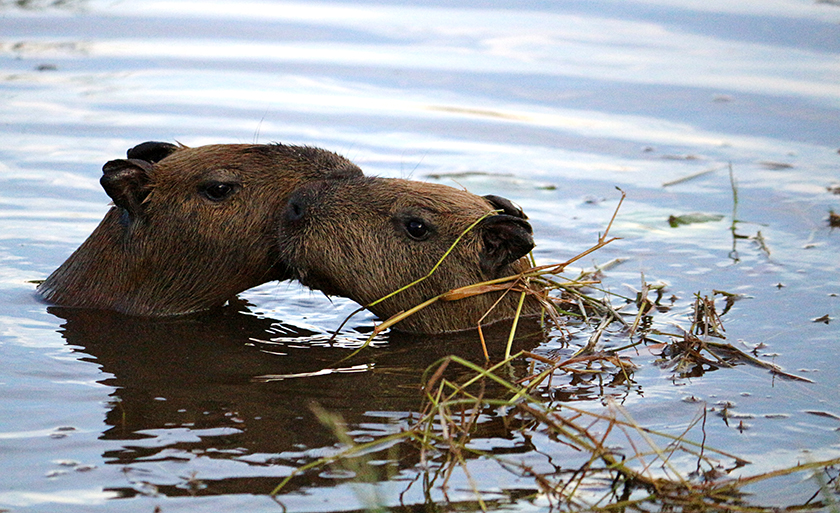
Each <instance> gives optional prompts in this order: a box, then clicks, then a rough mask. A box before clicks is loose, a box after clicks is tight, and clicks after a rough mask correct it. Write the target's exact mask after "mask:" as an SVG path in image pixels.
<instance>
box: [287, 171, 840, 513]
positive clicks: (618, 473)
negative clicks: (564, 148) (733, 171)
mask: <svg viewBox="0 0 840 513" xmlns="http://www.w3.org/2000/svg"><path fill="white" fill-rule="evenodd" d="M732 184H733V191H734V187H735V185H734V180H733V182H732ZM735 198H736V201H737V195H735ZM623 199H624V195H623V193H622V200H623ZM620 204H621V203H620V202H619V206H620ZM617 212H618V208H616V213H617ZM733 217H734V216H733ZM614 220H615V214H613V217H612V219H611V220H610V223H609V225H608V226H607V229H606V230H605V231H604V233H603V234H602V235H600V236H599V238H598V241H597V242H596V244H594V245H593V246H592V247H591V248H590V249H588V250H586V251H584V252H583V253H581V254H580V255H578V256H576V257H574V258H572V259H571V260H569V261H567V262H563V263H560V264H554V265H544V266H538V267H537V266H535V267H532V268H531V269H529V270H527V271H524V272H523V273H521V274H519V275H516V276H512V277H509V278H505V279H501V280H495V281H492V282H486V283H481V284H476V285H473V286H470V287H463V288H460V289H456V290H451V291H448V292H446V293H444V294H441V295H440V296H437V297H435V298H432V299H431V300H429V301H428V302H426V303H424V304H423V305H418V307H417V308H416V309H413V310H412V311H410V312H406V313H403V314H400V315H399V316H395V317H394V318H392V319H388V320H386V321H385V322H383V323H382V324H380V325H379V326H377V327H376V329H374V330H373V334H372V335H371V338H372V337H373V336H375V335H376V334H378V333H380V332H382V331H383V330H384V329H386V328H387V327H389V326H393V325H394V324H395V323H397V322H399V320H400V319H401V318H403V317H404V316H405V315H412V314H414V313H415V312H417V311H419V310H421V309H422V308H423V307H425V306H426V305H427V304H430V303H431V302H435V301H447V300H458V299H460V298H463V297H469V296H470V295H472V294H481V293H487V292H490V291H500V290H505V291H506V293H509V294H519V295H520V297H522V298H524V297H525V295H526V294H535V295H538V299H539V300H540V302H541V303H542V304H543V305H544V306H545V315H544V318H543V319H542V323H543V326H544V328H546V332H549V333H551V334H552V336H555V337H558V338H560V339H565V340H567V341H570V340H571V339H572V337H573V332H574V338H575V340H576V342H577V345H578V348H577V350H575V351H574V352H573V353H571V354H568V353H564V354H562V355H560V356H558V355H555V354H551V353H548V354H545V353H540V352H536V351H527V350H523V351H519V352H517V353H515V354H511V347H512V341H513V340H514V339H515V338H516V330H517V321H518V319H516V320H514V322H513V323H512V327H511V330H510V333H509V337H508V344H507V348H506V351H505V354H504V356H503V357H501V358H500V359H498V358H497V360H498V361H494V359H493V358H492V357H491V356H490V354H489V353H488V350H487V347H486V344H485V339H484V334H483V332H482V330H481V329H480V327H479V330H478V335H479V336H478V337H477V340H476V343H481V344H482V345H483V346H484V355H485V361H484V362H481V363H476V362H472V361H469V360H467V359H465V358H462V357H459V356H454V355H453V356H448V357H446V358H443V359H441V360H439V361H438V362H437V363H435V364H434V365H432V366H431V367H430V368H429V369H427V371H426V374H425V376H424V379H423V382H422V384H421V390H422V394H423V396H424V402H423V406H422V408H421V409H420V410H419V412H417V413H416V414H415V415H414V416H413V422H412V423H411V424H410V425H406V426H405V427H404V428H402V429H400V430H399V431H398V432H396V433H393V434H390V435H386V436H382V437H379V438H377V439H375V440H372V441H367V440H365V441H361V442H359V441H356V440H354V438H353V436H352V435H351V433H348V431H347V428H346V426H345V424H344V422H343V420H342V419H341V418H340V417H339V416H337V415H334V414H331V413H329V412H326V411H324V410H323V409H321V408H320V407H318V406H317V405H313V410H314V411H315V413H316V415H317V416H318V417H319V419H320V420H321V422H322V423H323V424H324V425H325V426H327V427H328V428H329V429H330V430H332V432H333V433H335V435H336V437H337V438H338V439H339V442H340V443H341V448H342V449H341V450H340V451H339V452H338V453H337V454H333V455H330V456H328V457H324V458H322V459H319V460H317V461H313V462H311V463H308V464H306V465H304V466H301V467H299V468H297V469H296V470H295V471H294V472H293V473H292V474H291V475H289V476H288V477H286V478H285V479H284V480H283V481H282V482H281V483H279V484H278V486H277V487H276V489H275V490H274V491H273V492H272V495H273V496H274V497H275V499H276V500H278V502H280V503H281V504H282V500H281V496H280V495H279V494H280V493H281V492H282V491H283V489H284V487H285V486H286V485H287V484H288V483H289V482H290V481H291V480H293V479H295V478H296V477H297V476H298V475H299V474H301V473H303V472H306V471H308V470H311V469H316V468H320V467H323V466H333V467H338V468H341V469H343V470H344V471H346V472H349V475H351V476H354V478H355V479H356V480H357V482H359V483H360V484H361V483H374V482H376V481H379V480H381V479H383V478H389V479H390V480H391V481H393V479H394V475H388V476H380V475H378V474H377V472H378V470H377V469H378V467H376V466H373V465H370V464H369V462H372V461H373V460H374V459H377V460H380V461H381V460H383V459H385V460H388V461H399V460H403V461H412V462H414V464H413V466H412V468H413V469H414V471H415V472H417V473H418V477H416V478H414V479H412V480H411V481H410V482H408V483H407V484H406V488H405V490H404V491H403V492H402V494H400V496H401V497H402V495H404V494H405V493H407V492H408V490H409V489H410V488H412V487H415V486H422V493H423V496H424V497H426V501H427V503H429V504H430V503H436V502H440V501H443V502H445V503H455V502H459V503H462V502H463V501H464V498H463V497H464V490H462V489H461V490H457V497H458V498H457V499H453V498H452V497H450V493H451V492H452V490H451V487H450V482H451V480H452V477H453V476H454V475H456V474H458V475H459V480H458V481H459V482H460V483H463V482H465V481H466V482H467V483H469V484H470V488H471V490H470V491H469V492H470V496H471V497H472V498H473V499H472V500H471V501H469V502H470V504H469V505H463V504H462V505H461V506H458V509H468V510H471V509H475V510H485V511H486V510H487V509H489V508H490V507H497V506H499V505H503V504H505V503H506V502H505V500H506V499H505V497H507V498H508V499H507V500H510V499H511V498H512V495H511V494H515V500H517V501H521V500H529V501H532V502H533V503H534V504H535V505H537V506H540V507H548V508H550V509H551V510H556V511H640V512H646V511H692V512H693V511H700V512H703V511H749V512H764V511H768V512H769V511H779V508H778V506H777V505H767V506H764V505H761V498H760V497H755V496H751V495H750V492H749V491H748V490H747V488H748V487H749V486H750V485H754V484H756V483H759V482H762V481H767V480H771V479H774V478H781V477H783V476H788V475H793V474H799V475H800V476H801V478H802V479H804V480H807V481H808V483H809V484H808V486H810V487H811V488H812V489H813V495H812V496H811V497H810V498H809V499H808V500H807V501H804V502H802V503H800V504H796V505H789V506H788V510H827V511H840V508H838V505H837V503H838V494H840V458H834V459H825V460H822V461H816V460H815V461H807V462H801V463H799V464H796V465H793V466H790V467H789V468H784V469H781V470H774V471H770V472H765V473H758V474H752V475H750V474H749V473H748V472H747V469H748V468H749V465H750V464H751V463H752V462H750V461H747V460H746V459H744V458H741V457H739V456H738V455H737V454H732V453H729V452H725V451H722V450H718V449H715V448H714V443H713V441H711V440H707V431H706V424H707V420H708V418H707V417H708V414H709V413H710V412H714V414H716V415H719V416H723V418H724V421H725V422H727V424H728V423H729V419H728V418H727V415H728V412H727V406H726V405H723V406H719V405H716V406H709V405H707V404H705V403H704V402H702V401H700V400H698V399H695V398H691V397H690V398H686V399H685V402H687V403H697V410H696V414H695V415H694V417H693V418H690V419H684V421H682V422H680V423H678V424H679V428H678V429H676V431H675V432H669V431H667V430H655V429H651V428H649V427H646V426H644V425H642V424H640V423H639V422H637V421H636V420H635V419H634V418H633V416H632V415H631V414H630V413H629V411H628V410H627V409H626V408H625V407H624V406H623V405H622V403H623V401H624V398H623V397H615V396H613V395H610V393H604V389H605V388H606V387H610V388H620V387H621V386H627V387H630V385H631V384H632V382H633V374H634V371H635V369H636V368H637V366H636V364H635V363H634V360H635V359H636V358H637V357H639V356H640V355H644V356H645V357H651V358H652V359H653V361H654V363H655V364H656V365H658V366H660V367H661V368H663V369H666V370H668V371H670V372H671V376H672V379H673V380H674V381H675V382H677V381H679V380H684V379H688V378H691V377H695V376H701V375H703V374H704V373H705V372H707V371H709V370H712V369H717V368H723V367H732V366H735V365H741V364H746V365H753V366H758V367H761V368H764V369H767V370H768V371H769V372H770V373H772V374H773V376H774V377H776V378H780V379H786V380H794V381H804V382H809V381H810V380H808V379H807V378H804V377H801V376H797V375H794V374H791V373H788V372H785V371H783V370H782V369H781V368H779V367H778V366H777V365H775V364H773V363H769V362H766V361H764V360H761V359H759V358H758V357H756V356H755V355H754V354H749V353H748V352H744V351H742V350H741V349H738V348H737V347H735V346H733V345H732V344H729V343H726V342H725V339H726V333H725V329H724V326H723V322H722V317H723V316H724V315H726V313H728V312H729V311H730V309H731V308H732V306H733V304H734V303H735V302H736V301H738V300H740V299H742V298H743V297H742V296H740V295H738V294H733V293H729V292H725V291H719V290H713V291H712V292H711V296H709V295H704V294H701V293H700V292H698V293H696V294H695V295H694V297H693V298H689V301H688V303H687V305H686V306H687V308H686V309H685V312H686V313H688V316H687V317H685V318H684V321H685V322H684V324H679V323H675V322H673V317H672V316H668V317H667V319H666V320H662V319H660V318H659V317H660V316H659V314H668V313H669V312H672V310H673V309H674V305H675V303H676V302H677V301H678V298H675V297H670V298H666V286H665V285H664V284H661V283H659V284H651V283H647V282H646V281H645V278H644V276H643V275H642V276H641V288H640V290H638V291H637V292H636V294H635V297H629V296H622V295H619V294H616V293H613V292H610V291H609V290H606V289H605V288H603V287H601V285H600V283H601V278H602V274H603V273H604V272H606V271H608V269H609V268H610V264H606V265H603V266H600V267H598V268H595V269H592V270H589V271H583V272H581V273H580V274H578V275H577V277H575V278H566V277H563V276H562V275H561V273H563V272H564V271H565V270H566V269H567V267H569V265H570V264H571V263H573V262H576V261H579V260H580V259H581V258H583V257H584V256H586V255H589V254H591V253H593V252H594V251H597V250H598V249H600V248H601V247H603V246H605V245H607V244H609V243H611V242H612V241H614V240H616V239H615V238H610V237H609V232H610V227H611V226H612V223H613V221H614ZM736 222H737V221H735V220H734V219H733V233H734V226H735V223H736ZM535 283H537V284H538V285H539V287H534V286H533V285H534V284H535ZM683 303H685V302H683ZM607 337H608V338H609V340H610V342H609V346H608V347H607V346H606V345H605V344H604V343H603V340H604V339H605V338H607ZM369 340H370V339H369ZM355 354H356V353H354V355H355ZM351 357H352V356H351ZM570 377H571V378H570ZM569 379H572V380H573V381H574V380H576V379H580V380H591V381H596V382H600V383H603V384H604V386H603V387H602V388H601V394H600V401H596V402H592V401H584V402H582V403H574V402H570V401H564V400H563V394H558V392H559V391H560V389H561V386H560V385H558V383H563V382H566V381H568V380H569ZM731 421H732V422H733V423H736V425H735V426H734V427H736V428H737V429H746V427H745V426H744V425H743V420H739V419H737V418H735V417H734V416H733V418H732V419H731ZM739 422H740V423H741V425H737V423H739ZM498 424H500V425H501V426H500V427H499V426H496V427H494V425H498ZM494 430H495V431H494ZM498 430H501V432H502V433H505V435H498V434H497V435H496V436H502V438H507V439H512V440H516V442H517V443H518V444H520V445H522V446H523V447H527V450H524V451H521V452H520V451H516V450H511V451H495V450H487V449H485V448H483V447H485V445H484V444H482V443H481V440H483V439H486V438H487V437H488V436H493V435H492V433H494V432H495V433H498ZM377 454H378V455H379V456H377ZM534 454H538V455H540V454H541V455H543V456H545V459H544V460H542V461H539V460H538V459H535V458H534V457H533V455H534ZM406 455H410V456H406ZM529 455H530V456H529ZM477 462H485V463H486V462H492V463H494V464H495V465H496V468H497V471H498V472H506V473H509V474H511V475H512V476H514V477H515V479H516V481H517V482H518V483H527V484H525V485H520V489H518V490H515V491H508V490H499V489H498V487H497V485H496V483H494V482H483V481H482V480H481V479H480V478H479V477H477V476H476V475H474V473H473V472H472V471H471V468H472V464H473V463H477ZM486 472H487V471H486V470H484V471H483V474H482V475H484V476H486ZM745 476H746V477H745ZM365 490H368V492H370V490H371V488H370V487H368V488H365ZM433 491H434V492H436V494H437V495H436V496H437V498H435V495H434V494H433ZM359 493H360V494H363V492H361V491H360V492H359ZM370 493H373V495H372V496H370V497H363V498H364V499H366V501H367V503H368V504H369V505H370V508H371V509H373V510H381V509H385V508H387V507H390V506H392V505H388V504H384V503H383V502H382V501H381V500H380V499H381V498H379V497H378V496H376V493H375V492H370ZM360 496H361V495H360ZM435 510H437V509H435Z"/></svg>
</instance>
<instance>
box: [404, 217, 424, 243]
mask: <svg viewBox="0 0 840 513" xmlns="http://www.w3.org/2000/svg"><path fill="white" fill-rule="evenodd" d="M405 231H406V232H407V233H408V235H409V237H411V238H412V239H414V240H425V239H427V238H428V237H429V225H428V224H426V222H425V221H423V220H422V219H417V218H412V219H409V220H407V221H406V222H405Z"/></svg>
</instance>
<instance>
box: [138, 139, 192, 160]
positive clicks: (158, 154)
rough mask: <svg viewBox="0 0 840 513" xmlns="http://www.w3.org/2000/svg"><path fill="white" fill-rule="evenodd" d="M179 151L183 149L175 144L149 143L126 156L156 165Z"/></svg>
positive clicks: (139, 146)
mask: <svg viewBox="0 0 840 513" xmlns="http://www.w3.org/2000/svg"><path fill="white" fill-rule="evenodd" d="M179 149H181V148H180V146H176V145H174V144H170V143H165V142H158V141H147V142H144V143H140V144H138V145H137V146H135V147H134V148H131V149H130V150H128V151H127V152H126V156H127V157H128V158H129V159H137V160H145V161H146V162H151V163H155V162H160V161H161V160H163V159H165V158H166V157H168V156H170V155H172V154H173V153H174V152H176V151H178V150H179Z"/></svg>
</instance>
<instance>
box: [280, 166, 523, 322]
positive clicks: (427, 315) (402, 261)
mask: <svg viewBox="0 0 840 513" xmlns="http://www.w3.org/2000/svg"><path fill="white" fill-rule="evenodd" d="M488 198H491V200H495V201H489V200H488V199H486V198H484V197H480V196H476V195H474V194H471V193H469V192H466V191H462V190H459V189H455V188H452V187H447V186H444V185H438V184H431V183H423V182H416V181H409V180H401V179H386V178H367V177H366V178H354V179H350V180H336V181H329V182H327V181H325V182H313V183H310V184H306V185H305V186H303V187H302V188H301V189H299V190H298V191H296V192H295V194H293V196H292V198H291V199H290V201H289V206H288V207H287V211H286V215H285V216H284V217H283V221H282V223H281V230H280V239H279V240H280V246H281V250H282V251H281V253H282V258H283V261H284V262H285V263H286V264H287V265H288V266H289V267H290V268H291V269H293V271H294V273H295V274H296V277H297V278H298V279H299V280H300V281H301V283H303V284H304V285H307V286H309V287H312V288H315V289H319V290H322V291H323V292H324V293H326V294H328V295H338V296H345V297H349V298H350V299H352V300H354V301H356V302H358V303H360V304H362V305H366V306H367V305H370V304H371V303H372V302H374V301H376V300H378V299H380V298H382V297H384V296H386V295H388V294H389V293H391V292H393V291H395V290H397V289H399V288H401V287H403V286H405V285H407V284H409V283H411V282H412V281H414V280H416V279H418V278H421V277H422V276H424V275H426V274H427V273H428V272H429V271H430V270H431V269H432V268H433V267H434V265H435V264H436V263H437V262H438V260H439V259H440V258H441V257H442V256H443V255H444V253H445V252H446V251H447V249H448V248H449V247H450V246H451V245H452V243H453V242H455V240H456V239H457V238H458V236H459V235H461V234H462V233H463V232H464V231H465V230H466V229H467V228H468V227H469V226H470V225H471V224H472V223H473V222H475V221H476V220H478V219H480V218H481V217H482V216H484V215H486V214H488V213H490V212H492V211H493V210H494V209H498V208H503V209H504V210H505V211H504V212H502V213H501V214H500V213H493V214H491V215H490V216H489V217H488V218H487V219H485V220H484V221H482V222H481V223H479V225H478V226H476V227H475V228H474V229H473V230H471V231H470V232H468V233H467V234H466V235H465V236H464V237H463V239H462V240H461V241H460V242H459V244H458V245H457V246H456V248H455V249H454V251H453V252H452V253H451V254H449V256H447V258H446V259H445V260H444V261H443V263H442V265H441V266H440V267H439V268H438V269H437V270H436V271H435V273H434V274H433V275H432V276H431V277H429V278H428V279H426V280H425V281H423V282H421V283H419V284H417V285H416V286H414V287H412V288H410V289H408V290H405V291H403V292H401V293H399V294H398V295H397V296H395V297H392V298H389V299H387V300H385V301H384V302H381V303H379V304H377V305H375V306H370V307H369V310H371V311H372V312H373V313H375V314H376V315H378V316H379V317H380V318H383V319H385V318H388V317H390V316H392V315H394V314H396V313H399V312H401V311H404V310H407V309H409V308H411V307H414V306H415V305H418V304H420V303H422V302H423V301H425V300H427V299H429V298H432V297H434V296H436V295H439V294H441V293H443V292H446V291H448V290H450V289H453V288H456V287H461V286H466V285H470V284H474V283H478V282H482V281H486V280H490V279H495V278H498V277H502V276H509V275H512V274H516V273H517V272H520V271H522V270H524V269H527V268H528V267H529V265H528V262H527V259H526V258H523V255H526V254H527V253H528V252H529V251H530V250H531V248H532V247H533V240H532V238H531V227H530V225H529V224H528V223H527V222H526V221H525V219H526V218H525V216H524V214H522V212H521V211H519V210H518V209H517V208H516V207H514V206H513V205H512V204H510V202H507V200H503V199H502V198H495V197H488ZM499 202H502V203H503V204H501V205H500V204H499ZM412 220H413V221H414V222H415V223H416V222H417V221H420V222H422V223H425V225H426V227H427V228H428V236H427V237H426V238H425V239H424V240H416V238H414V237H412V236H411V235H410V234H409V232H408V231H407V223H409V222H412ZM414 228H417V225H415V226H414ZM421 231H422V230H421ZM499 297H500V294H499V293H489V294H483V295H480V296H477V297H472V298H468V299H462V300H458V301H446V302H440V301H439V302H437V303H435V304H432V305H431V306H429V307H427V308H425V309H424V310H421V311H419V312H417V313H415V314H413V315H412V316H410V317H408V318H407V319H405V320H403V321H400V322H399V323H398V324H397V325H395V328H396V329H399V330H402V331H407V332H415V333H446V332H452V331H460V330H465V329H471V328H475V327H476V326H477V325H478V322H479V319H480V318H481V317H482V316H483V315H484V314H485V313H486V312H488V311H490V310H491V308H492V307H493V305H494V303H495V302H496V301H497V300H498V299H499ZM518 300H519V294H517V293H509V294H507V295H506V296H505V297H504V298H503V299H502V301H501V302H500V303H499V304H498V305H497V306H496V307H495V308H494V309H493V310H492V311H491V313H490V314H489V315H488V316H487V317H486V319H485V320H484V321H483V323H484V324H490V323H493V322H496V321H499V320H503V319H510V318H512V317H513V316H514V314H515V311H516V305H517V302H518ZM539 311H540V305H539V303H538V302H537V301H536V300H533V299H529V300H528V301H526V304H525V310H524V315H534V314H537V313H539Z"/></svg>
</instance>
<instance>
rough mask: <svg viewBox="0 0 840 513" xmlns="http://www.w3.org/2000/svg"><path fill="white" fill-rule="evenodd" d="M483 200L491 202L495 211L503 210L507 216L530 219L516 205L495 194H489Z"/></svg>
mask: <svg viewBox="0 0 840 513" xmlns="http://www.w3.org/2000/svg"><path fill="white" fill-rule="evenodd" d="M483 198H484V199H486V200H487V201H489V202H490V204H491V205H493V208H494V209H496V210H501V211H502V213H503V214H507V215H509V216H513V217H519V218H521V219H528V216H526V215H525V212H523V211H522V209H521V208H519V207H518V206H516V205H514V204H513V202H512V201H511V200H509V199H507V198H503V197H501V196H496V195H494V194H488V195H486V196H483Z"/></svg>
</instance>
